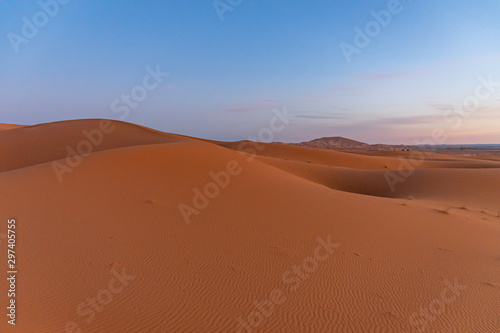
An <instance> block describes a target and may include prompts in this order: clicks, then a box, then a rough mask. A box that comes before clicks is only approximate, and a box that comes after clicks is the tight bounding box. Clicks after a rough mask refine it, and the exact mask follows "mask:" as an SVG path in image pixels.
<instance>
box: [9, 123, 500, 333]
mask: <svg viewBox="0 0 500 333" xmlns="http://www.w3.org/2000/svg"><path fill="white" fill-rule="evenodd" d="M0 129H1V130H0V147H1V150H0V208H1V209H0V221H1V223H0V234H1V235H0V237H1V238H0V241H1V244H0V248H1V253H3V255H2V256H1V257H0V258H1V260H3V261H4V265H3V267H5V269H4V272H3V273H2V276H5V275H6V274H7V273H6V271H7V268H6V267H7V244H8V242H7V238H6V234H7V222H8V220H9V219H12V218H14V219H15V221H16V229H15V231H16V248H15V250H16V268H17V271H18V275H17V281H16V326H15V327H14V326H12V325H9V324H8V323H7V320H8V317H7V316H6V314H7V311H8V310H7V309H6V306H8V300H7V292H8V290H9V285H8V281H7V280H6V279H5V278H3V279H2V282H1V283H0V294H1V295H2V296H1V297H2V300H3V301H2V303H3V304H4V307H3V308H4V310H3V311H4V314H3V315H2V316H3V320H2V322H1V323H0V331H1V332H37V333H41V332H50V333H54V332H311V333H316V332H398V333H404V332H467V333H473V332H487V333H490V332H491V333H496V332H500V215H499V214H500V159H498V158H494V157H492V158H488V159H480V157H481V156H476V158H474V157H472V156H467V157H465V156H463V154H436V153H429V154H422V153H419V152H411V151H410V152H375V153H374V152H373V151H371V152H366V154H364V153H363V152H359V151H358V152H353V153H350V152H340V151H333V150H320V149H314V148H305V147H297V146H291V145H283V144H255V143H251V142H236V143H226V142H214V141H207V140H201V139H195V138H190V137H185V136H180V135H174V134H167V133H162V132H158V131H155V130H151V129H148V128H144V127H141V126H137V125H133V124H129V123H123V122H117V121H111V122H106V121H102V120H92V119H90V120H75V121H65V122H57V123H49V124H41V125H36V126H26V127H15V126H14V127H11V126H7V125H2V126H1V127H0ZM85 133H86V134H85ZM68 149H69V150H70V151H71V150H74V151H75V152H76V156H72V157H67V156H68ZM78 151H80V152H84V155H82V156H79V155H78V154H79V153H78ZM4 274H5V275H4Z"/></svg>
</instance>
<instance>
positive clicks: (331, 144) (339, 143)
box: [296, 136, 371, 149]
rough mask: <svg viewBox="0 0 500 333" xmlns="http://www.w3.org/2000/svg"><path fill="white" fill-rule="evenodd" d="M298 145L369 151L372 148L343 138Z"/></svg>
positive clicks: (312, 141)
mask: <svg viewBox="0 0 500 333" xmlns="http://www.w3.org/2000/svg"><path fill="white" fill-rule="evenodd" d="M296 145H298V146H304V147H312V148H322V149H368V148H370V147H371V145H370V144H368V143H364V142H361V141H356V140H351V139H347V138H344V137H341V136H334V137H323V138H319V139H314V140H311V141H307V142H300V143H297V144H296Z"/></svg>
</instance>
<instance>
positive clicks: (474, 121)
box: [0, 0, 500, 144]
mask: <svg viewBox="0 0 500 333" xmlns="http://www.w3.org/2000/svg"><path fill="white" fill-rule="evenodd" d="M374 13H379V14H377V15H375V16H378V21H376V19H375V16H374ZM387 13H389V14H390V17H389V16H388V15H387ZM499 18H500V1H498V0H474V1H472V0H413V1H411V0H404V1H400V2H399V3H398V1H397V0H390V1H379V0H372V1H367V0H366V1H363V0H338V1H337V0H330V1H326V0H323V1H320V0H266V1H251V0H220V1H216V2H213V1H211V0H176V1H173V0H163V1H160V0H150V1H138V0H137V1H130V0H121V1H97V0H88V1H83V0H72V1H71V0H69V1H68V0H64V1H63V0H59V2H56V0H42V1H40V2H37V1H18V0H0V22H1V23H0V51H1V52H0V91H1V92H0V123H18V124H36V123H41V122H51V121H58V120H66V119H77V118H110V119H123V120H125V121H129V122H133V123H138V124H142V125H145V126H149V127H153V128H156V129H159V130H162V131H167V132H173V133H179V134H185V135H191V136H196V137H203V138H210V139H219V140H241V139H247V138H249V137H251V136H256V135H257V133H259V131H261V130H262V129H263V128H266V127H268V126H269V123H270V120H271V119H272V117H273V116H274V114H273V109H279V110H283V109H284V108H286V110H287V112H288V114H290V116H289V117H290V118H289V119H290V124H288V125H287V126H286V128H285V129H284V130H282V131H280V132H276V133H275V138H274V140H275V141H285V142H297V141H304V140H311V139H314V138H317V137H323V136H345V137H349V138H352V139H356V140H360V141H365V142H368V143H395V144H399V143H406V144H414V143H416V140H422V139H426V138H430V137H431V136H432V133H433V131H436V130H440V131H442V132H444V133H445V135H446V137H447V139H446V142H443V143H449V144H451V143H500V19H499ZM360 32H361V33H360ZM346 50H347V51H346ZM147 68H149V70H148V69H147ZM156 70H158V71H159V72H161V73H160V74H159V75H156V78H157V79H156V80H154V78H153V77H151V76H150V77H149V78H146V80H144V79H145V77H146V76H148V75H150V74H149V72H151V71H156ZM164 73H168V75H167V74H164ZM488 82H489V83H488ZM496 82H499V83H498V84H497V83H496ZM145 86H147V87H148V89H146V88H144V87H145ZM132 91H134V93H135V95H134V96H135V97H132V99H130V98H129V100H128V102H126V99H122V98H125V97H123V96H124V95H125V96H126V95H129V96H131V92H132ZM144 92H146V94H147V96H145V95H144ZM134 98H136V99H134ZM464 103H465V106H464ZM124 108H125V109H127V112H125V111H124V110H125V109H124ZM120 110H121V111H120Z"/></svg>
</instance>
